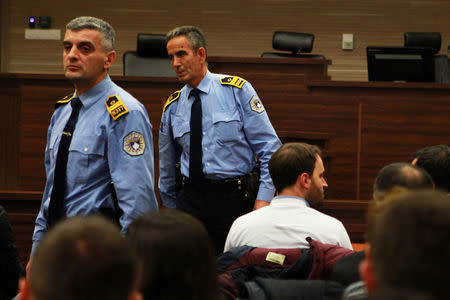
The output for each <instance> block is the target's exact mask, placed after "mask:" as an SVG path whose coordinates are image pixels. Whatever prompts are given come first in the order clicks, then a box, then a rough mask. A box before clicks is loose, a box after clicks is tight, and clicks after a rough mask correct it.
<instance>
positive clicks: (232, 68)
mask: <svg viewBox="0 0 450 300" xmlns="http://www.w3.org/2000/svg"><path fill="white" fill-rule="evenodd" d="M328 65H331V60H329V59H325V58H271V57H226V56H220V57H218V56H210V57H208V67H209V69H210V70H211V72H214V73H220V74H229V75H238V76H241V77H244V78H247V77H248V75H251V74H253V73H275V74H280V73H285V74H298V73H302V74H305V76H306V77H307V79H318V80H319V79H323V80H329V79H330V77H329V76H328Z"/></svg>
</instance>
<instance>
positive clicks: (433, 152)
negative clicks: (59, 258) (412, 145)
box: [413, 145, 450, 192]
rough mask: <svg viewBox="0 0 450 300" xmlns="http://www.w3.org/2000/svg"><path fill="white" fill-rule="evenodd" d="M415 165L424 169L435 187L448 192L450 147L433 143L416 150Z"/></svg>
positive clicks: (449, 184) (449, 182) (449, 187)
mask: <svg viewBox="0 0 450 300" xmlns="http://www.w3.org/2000/svg"><path fill="white" fill-rule="evenodd" d="M414 155H416V156H415V157H413V158H414V161H415V165H416V166H418V167H421V168H423V169H425V170H426V171H427V172H428V173H429V174H430V176H431V178H433V182H434V184H435V185H436V188H437V189H441V190H443V191H446V192H450V147H449V146H447V145H435V146H430V147H425V148H423V149H420V150H419V151H416V152H415V154H414Z"/></svg>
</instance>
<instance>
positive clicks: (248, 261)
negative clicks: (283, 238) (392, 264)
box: [217, 238, 354, 299]
mask: <svg viewBox="0 0 450 300" xmlns="http://www.w3.org/2000/svg"><path fill="white" fill-rule="evenodd" d="M307 241H308V242H309V244H310V248H309V249H299V248H293V249H269V248H256V247H250V246H240V247H235V248H233V249H230V251H227V252H225V253H223V254H221V255H219V256H218V258H217V265H218V273H219V277H218V278H219V284H220V287H221V289H222V291H223V293H224V294H225V295H226V296H227V297H228V298H229V299H235V298H236V297H248V295H247V290H246V288H245V285H244V283H245V282H248V281H251V280H254V279H255V278H256V277H262V278H275V279H322V280H326V279H328V277H329V275H330V273H331V269H332V267H333V264H334V263H335V262H336V261H337V260H338V259H340V258H342V257H344V256H346V255H349V254H352V253H354V251H352V250H349V249H347V248H344V247H340V246H336V245H329V244H323V243H320V242H318V241H313V240H312V239H311V238H307ZM269 253H272V254H269ZM268 255H269V256H268ZM283 259H284V260H283Z"/></svg>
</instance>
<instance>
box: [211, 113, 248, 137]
mask: <svg viewBox="0 0 450 300" xmlns="http://www.w3.org/2000/svg"><path fill="white" fill-rule="evenodd" d="M213 123H214V134H215V136H216V138H217V141H218V142H219V143H231V142H235V141H237V140H238V139H239V136H240V131H241V130H242V126H241V120H240V118H239V114H237V113H227V112H216V113H214V115H213Z"/></svg>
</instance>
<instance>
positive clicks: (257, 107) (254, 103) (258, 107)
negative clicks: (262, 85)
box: [250, 96, 264, 113]
mask: <svg viewBox="0 0 450 300" xmlns="http://www.w3.org/2000/svg"><path fill="white" fill-rule="evenodd" d="M250 107H251V109H252V110H253V111H256V112H257V113H262V112H263V111H264V106H263V105H262V103H261V100H259V98H258V97H257V96H253V98H252V99H251V100H250Z"/></svg>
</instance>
